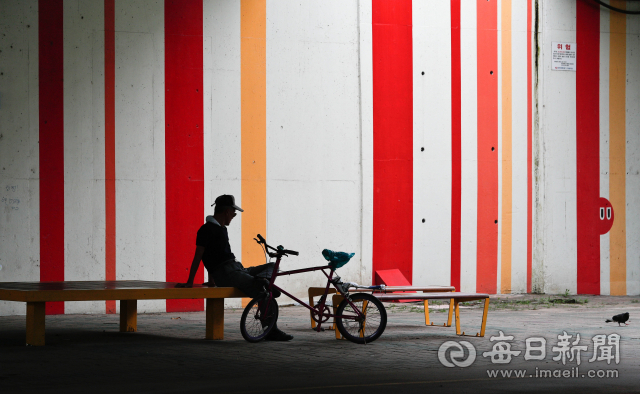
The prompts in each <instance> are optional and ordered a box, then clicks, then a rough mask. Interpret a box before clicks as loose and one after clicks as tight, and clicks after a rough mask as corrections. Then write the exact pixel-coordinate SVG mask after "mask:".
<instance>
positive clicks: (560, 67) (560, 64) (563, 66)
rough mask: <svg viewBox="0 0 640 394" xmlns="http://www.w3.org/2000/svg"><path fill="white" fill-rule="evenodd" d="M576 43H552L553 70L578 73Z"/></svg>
mask: <svg viewBox="0 0 640 394" xmlns="http://www.w3.org/2000/svg"><path fill="white" fill-rule="evenodd" d="M577 48H578V46H577V45H576V43H575V42H552V43H551V69H552V70H557V71H576V49H577Z"/></svg>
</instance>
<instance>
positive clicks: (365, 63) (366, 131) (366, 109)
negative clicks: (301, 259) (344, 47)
mask: <svg viewBox="0 0 640 394" xmlns="http://www.w3.org/2000/svg"><path fill="white" fill-rule="evenodd" d="M371 21H372V5H371V2H370V1H367V0H360V1H358V28H359V31H360V37H359V44H360V50H359V52H360V59H359V67H360V81H359V82H360V144H361V148H360V155H361V158H360V159H361V162H362V164H361V171H362V186H361V193H362V218H361V223H362V224H361V227H362V237H361V241H360V242H361V243H360V248H361V254H362V264H361V268H360V280H361V282H359V283H362V284H370V283H372V281H373V266H372V261H373V52H372V48H373V47H372V45H373V38H372V24H371Z"/></svg>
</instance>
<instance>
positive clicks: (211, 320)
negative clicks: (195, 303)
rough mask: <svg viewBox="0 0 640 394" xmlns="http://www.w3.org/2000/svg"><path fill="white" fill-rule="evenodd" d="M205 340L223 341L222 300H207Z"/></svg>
mask: <svg viewBox="0 0 640 394" xmlns="http://www.w3.org/2000/svg"><path fill="white" fill-rule="evenodd" d="M206 308H207V310H206V314H207V327H206V330H207V333H206V335H205V338H206V339H224V298H207V301H206Z"/></svg>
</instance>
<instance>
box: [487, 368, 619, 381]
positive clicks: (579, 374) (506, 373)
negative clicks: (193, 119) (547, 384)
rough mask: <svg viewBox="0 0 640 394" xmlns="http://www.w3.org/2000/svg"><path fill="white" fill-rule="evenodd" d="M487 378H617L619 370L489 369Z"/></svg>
mask: <svg viewBox="0 0 640 394" xmlns="http://www.w3.org/2000/svg"><path fill="white" fill-rule="evenodd" d="M487 376H488V377H490V378H591V379H594V378H595V379H603V378H605V379H606V378H617V377H618V376H619V373H618V370H617V369H589V370H586V371H582V370H580V367H571V368H568V369H540V368H538V367H536V368H535V369H534V370H533V371H532V370H527V369H487Z"/></svg>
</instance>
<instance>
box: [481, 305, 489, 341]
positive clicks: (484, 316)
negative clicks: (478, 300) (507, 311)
mask: <svg viewBox="0 0 640 394" xmlns="http://www.w3.org/2000/svg"><path fill="white" fill-rule="evenodd" d="M488 314H489V299H488V298H487V299H485V300H484V311H483V312H482V327H480V336H481V337H483V336H484V329H485V328H486V327H487V315H488Z"/></svg>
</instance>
